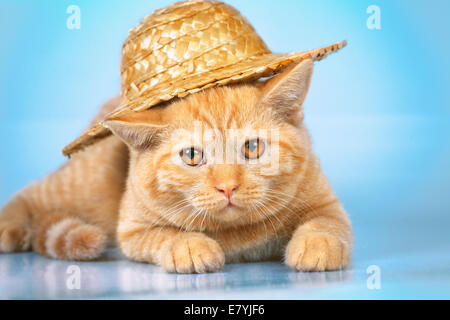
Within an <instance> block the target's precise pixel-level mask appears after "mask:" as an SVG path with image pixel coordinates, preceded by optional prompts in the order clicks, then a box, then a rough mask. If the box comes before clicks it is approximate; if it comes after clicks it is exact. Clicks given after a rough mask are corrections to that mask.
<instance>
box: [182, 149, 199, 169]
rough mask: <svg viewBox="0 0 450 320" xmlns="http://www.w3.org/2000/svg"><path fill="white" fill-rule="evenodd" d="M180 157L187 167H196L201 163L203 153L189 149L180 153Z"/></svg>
mask: <svg viewBox="0 0 450 320" xmlns="http://www.w3.org/2000/svg"><path fill="white" fill-rule="evenodd" d="M180 157H181V159H182V160H183V161H184V163H186V164H187V165H188V166H191V167H196V166H198V165H200V164H201V163H202V161H203V151H202V150H201V149H198V148H194V147H190V148H186V149H183V150H181V151H180Z"/></svg>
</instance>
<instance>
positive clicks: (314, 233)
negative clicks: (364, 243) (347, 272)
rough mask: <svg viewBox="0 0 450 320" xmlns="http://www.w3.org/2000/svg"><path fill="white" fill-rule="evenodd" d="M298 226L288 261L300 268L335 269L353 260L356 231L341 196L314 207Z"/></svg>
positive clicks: (292, 239)
mask: <svg viewBox="0 0 450 320" xmlns="http://www.w3.org/2000/svg"><path fill="white" fill-rule="evenodd" d="M303 221H304V222H303V223H302V224H301V225H300V226H299V227H298V228H297V229H296V230H295V232H294V234H293V236H292V238H291V240H290V241H289V243H288V245H287V248H286V252H285V261H286V263H287V264H288V265H289V266H290V267H292V268H294V269H295V270H298V271H331V270H339V269H342V268H344V267H346V266H347V265H348V263H349V261H350V255H351V251H352V247H353V235H352V228H351V226H350V221H349V220H348V218H347V214H346V213H345V211H344V209H343V208H342V206H341V204H340V203H339V201H338V200H337V199H335V200H332V201H331V202H328V204H326V205H325V206H323V207H319V208H317V209H313V210H311V211H310V212H308V213H307V214H305V216H304V220H303Z"/></svg>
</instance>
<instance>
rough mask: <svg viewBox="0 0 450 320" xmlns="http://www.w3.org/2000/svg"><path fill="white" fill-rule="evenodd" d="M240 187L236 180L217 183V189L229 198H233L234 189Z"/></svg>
mask: <svg viewBox="0 0 450 320" xmlns="http://www.w3.org/2000/svg"><path fill="white" fill-rule="evenodd" d="M237 188H239V184H238V183H236V182H226V183H221V184H218V185H216V189H217V191H219V192H222V193H223V194H224V195H225V196H226V197H227V198H228V199H230V198H231V195H232V194H233V191H235V190H236V189H237Z"/></svg>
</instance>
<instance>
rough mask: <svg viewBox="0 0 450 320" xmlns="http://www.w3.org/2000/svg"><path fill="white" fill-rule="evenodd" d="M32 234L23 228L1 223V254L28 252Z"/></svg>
mask: <svg viewBox="0 0 450 320" xmlns="http://www.w3.org/2000/svg"><path fill="white" fill-rule="evenodd" d="M30 243H31V233H30V231H29V230H28V229H26V228H25V227H23V226H20V225H16V224H12V223H8V222H0V253H2V252H3V253H8V252H19V251H27V250H28V249H29V248H30Z"/></svg>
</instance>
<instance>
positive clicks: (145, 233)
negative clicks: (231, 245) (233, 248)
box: [118, 220, 225, 273]
mask: <svg viewBox="0 0 450 320" xmlns="http://www.w3.org/2000/svg"><path fill="white" fill-rule="evenodd" d="M118 240H119V245H120V248H121V250H122V252H123V253H124V254H125V255H126V256H128V257H129V258H131V259H133V260H137V261H143V262H148V263H154V264H158V265H159V266H161V267H163V268H164V269H165V270H166V271H168V272H177V273H205V272H215V271H218V270H220V269H221V268H222V266H223V265H224V263H225V255H224V252H223V250H222V248H221V247H220V245H219V244H218V243H217V241H215V240H213V239H211V238H209V237H207V236H206V235H204V234H203V233H198V232H183V231H180V230H179V229H177V228H172V227H159V226H158V227H156V226H155V227H151V225H150V226H149V225H148V224H145V223H138V222H135V221H127V220H124V221H120V222H119V227H118Z"/></svg>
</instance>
